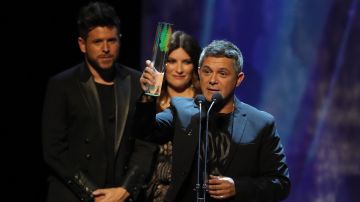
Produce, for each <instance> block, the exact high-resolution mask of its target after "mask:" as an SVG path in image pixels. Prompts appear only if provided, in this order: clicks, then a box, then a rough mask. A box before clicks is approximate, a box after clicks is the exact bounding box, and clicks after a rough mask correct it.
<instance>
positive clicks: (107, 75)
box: [87, 58, 115, 82]
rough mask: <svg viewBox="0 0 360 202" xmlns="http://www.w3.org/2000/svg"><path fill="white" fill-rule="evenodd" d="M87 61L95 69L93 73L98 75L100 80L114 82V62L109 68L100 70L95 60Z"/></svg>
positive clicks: (88, 59)
mask: <svg viewBox="0 0 360 202" xmlns="http://www.w3.org/2000/svg"><path fill="white" fill-rule="evenodd" d="M87 61H88V63H89V64H90V65H91V66H92V67H93V68H94V69H95V71H96V72H97V73H98V74H99V75H100V77H101V78H102V79H104V80H105V81H107V82H112V81H114V78H115V68H114V64H115V62H113V63H112V65H111V67H109V68H101V67H100V65H99V63H98V62H97V61H96V60H93V59H91V58H87Z"/></svg>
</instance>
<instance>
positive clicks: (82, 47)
mask: <svg viewBox="0 0 360 202" xmlns="http://www.w3.org/2000/svg"><path fill="white" fill-rule="evenodd" d="M85 43H86V41H85V39H83V38H82V37H78V44H79V48H80V50H81V52H83V53H85V52H86V45H85Z"/></svg>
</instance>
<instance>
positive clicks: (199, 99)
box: [195, 94, 206, 105]
mask: <svg viewBox="0 0 360 202" xmlns="http://www.w3.org/2000/svg"><path fill="white" fill-rule="evenodd" d="M205 101H206V98H205V96H204V95H201V94H199V95H196V96H195V103H196V104H197V105H199V104H200V103H204V102H205Z"/></svg>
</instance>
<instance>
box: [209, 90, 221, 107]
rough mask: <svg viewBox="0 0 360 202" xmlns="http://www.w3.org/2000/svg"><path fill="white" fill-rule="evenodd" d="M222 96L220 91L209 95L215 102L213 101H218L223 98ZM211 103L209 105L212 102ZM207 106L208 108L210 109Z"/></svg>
mask: <svg viewBox="0 0 360 202" xmlns="http://www.w3.org/2000/svg"><path fill="white" fill-rule="evenodd" d="M223 99H224V98H223V96H222V95H221V94H220V93H215V94H214V95H213V96H212V97H211V101H212V102H213V103H214V104H215V103H219V102H221V101H222V100H223ZM213 103H211V105H212V104H213ZM210 108H211V106H210ZM210 108H209V110H210Z"/></svg>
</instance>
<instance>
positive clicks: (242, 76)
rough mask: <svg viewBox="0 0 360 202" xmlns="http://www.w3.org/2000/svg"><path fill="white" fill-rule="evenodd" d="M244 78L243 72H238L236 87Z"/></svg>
mask: <svg viewBox="0 0 360 202" xmlns="http://www.w3.org/2000/svg"><path fill="white" fill-rule="evenodd" d="M244 78H245V74H244V72H240V73H239V74H238V75H237V81H236V87H238V86H239V85H240V84H241V82H242V81H243V80H244Z"/></svg>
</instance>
